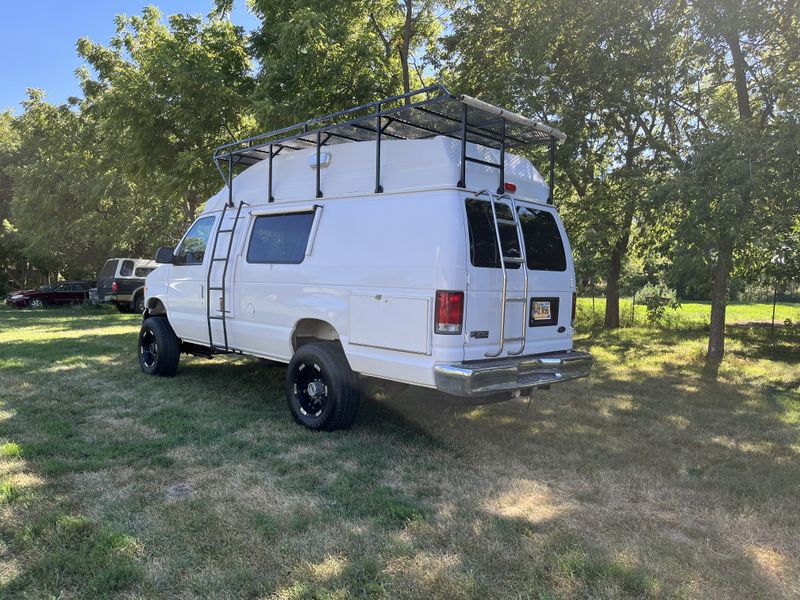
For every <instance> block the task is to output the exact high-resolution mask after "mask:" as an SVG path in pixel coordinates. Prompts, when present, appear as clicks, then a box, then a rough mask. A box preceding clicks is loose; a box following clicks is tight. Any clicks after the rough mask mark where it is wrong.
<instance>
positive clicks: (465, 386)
mask: <svg viewBox="0 0 800 600" xmlns="http://www.w3.org/2000/svg"><path fill="white" fill-rule="evenodd" d="M592 361H593V359H592V355H591V354H589V353H588V352H574V351H566V352H554V353H552V354H538V355H534V356H521V357H519V358H517V357H508V358H501V359H492V360H482V361H475V362H466V363H458V364H454V365H450V364H438V365H436V366H434V373H435V376H436V389H438V390H439V391H440V392H445V393H447V394H453V395H456V396H488V395H491V394H497V393H501V392H511V391H514V390H519V389H524V388H530V387H537V386H543V385H550V384H552V383H559V382H562V381H569V380H571V379H578V378H579V377H586V376H588V375H589V371H591V368H592Z"/></svg>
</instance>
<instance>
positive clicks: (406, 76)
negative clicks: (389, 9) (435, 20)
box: [400, 0, 414, 104]
mask: <svg viewBox="0 0 800 600" xmlns="http://www.w3.org/2000/svg"><path fill="white" fill-rule="evenodd" d="M413 23H414V2H413V0H406V1H405V15H404V22H403V39H402V42H401V45H400V66H401V67H402V69H403V93H404V94H407V93H408V92H410V91H411V69H410V68H409V65H408V61H409V55H410V54H411V35H412V33H413V28H412V25H413ZM405 103H406V104H411V98H406V100H405Z"/></svg>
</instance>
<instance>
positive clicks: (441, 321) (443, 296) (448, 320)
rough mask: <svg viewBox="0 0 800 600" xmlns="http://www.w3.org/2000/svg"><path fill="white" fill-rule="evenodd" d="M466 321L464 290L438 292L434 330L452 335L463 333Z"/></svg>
mask: <svg viewBox="0 0 800 600" xmlns="http://www.w3.org/2000/svg"><path fill="white" fill-rule="evenodd" d="M463 321H464V292H446V291H443V290H437V292H436V320H435V322H434V331H435V332H436V333H444V334H450V335H458V334H460V333H461V324H462V323H463Z"/></svg>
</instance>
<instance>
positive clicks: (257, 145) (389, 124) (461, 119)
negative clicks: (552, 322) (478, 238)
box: [214, 84, 566, 204]
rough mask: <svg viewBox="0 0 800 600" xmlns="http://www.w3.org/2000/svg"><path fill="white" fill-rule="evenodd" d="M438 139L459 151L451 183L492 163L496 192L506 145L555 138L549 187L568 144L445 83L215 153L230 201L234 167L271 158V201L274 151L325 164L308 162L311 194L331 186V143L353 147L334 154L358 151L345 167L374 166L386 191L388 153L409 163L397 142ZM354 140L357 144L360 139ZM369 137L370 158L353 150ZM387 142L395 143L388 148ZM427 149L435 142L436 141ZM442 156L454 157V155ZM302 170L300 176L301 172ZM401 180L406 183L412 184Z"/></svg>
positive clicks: (411, 144)
mask: <svg viewBox="0 0 800 600" xmlns="http://www.w3.org/2000/svg"><path fill="white" fill-rule="evenodd" d="M435 138H449V141H450V142H451V143H449V144H445V143H443V142H438V143H439V144H440V148H442V149H444V148H446V149H447V152H446V153H447V154H452V148H456V150H457V155H458V177H457V178H456V180H455V181H453V182H449V181H448V184H449V185H453V184H455V185H457V186H458V187H461V188H466V187H467V184H469V187H471V188H475V187H477V186H479V185H482V184H479V183H478V182H474V181H468V177H467V176H468V174H470V173H472V172H473V171H475V170H474V169H469V168H468V166H475V165H480V166H482V167H484V168H485V169H493V170H494V172H495V181H494V184H489V185H487V186H482V187H488V188H489V189H493V188H496V189H497V191H498V192H499V193H502V192H503V191H504V186H505V183H506V174H505V168H506V165H507V164H508V163H509V160H507V157H506V150H507V149H508V148H521V147H526V146H531V145H541V144H549V145H550V154H549V159H550V172H549V183H550V185H549V189H550V191H552V187H553V185H552V184H553V174H554V162H555V161H554V155H555V154H554V153H555V145H556V143H563V142H564V140H565V139H566V136H565V135H564V134H563V133H561V132H560V131H558V130H557V129H555V128H554V127H551V126H549V125H546V124H544V123H540V122H538V121H534V120H533V119H529V118H527V117H524V116H522V115H519V114H516V113H513V112H510V111H507V110H505V109H502V108H499V107H497V106H493V105H491V104H488V103H486V102H483V101H481V100H478V99H476V98H472V97H470V96H466V95H454V94H451V93H450V92H449V91H447V89H446V88H445V87H444V86H442V85H438V84H437V85H432V86H429V87H426V88H423V89H420V90H415V91H413V92H409V93H406V94H402V95H400V96H393V97H391V98H386V99H384V100H380V101H377V102H373V103H371V104H365V105H362V106H356V107H353V108H351V109H348V110H345V111H341V112H338V113H334V114H331V115H326V116H324V117H319V118H316V119H312V120H310V121H305V122H303V123H298V124H297V125H293V126H291V127H286V128H283V129H278V130H275V131H271V132H268V133H264V134H261V135H257V136H254V137H251V138H247V139H244V140H239V141H235V142H231V143H229V144H225V145H223V146H220V147H219V148H217V149H216V151H215V152H214V160H215V163H216V165H217V168H218V170H219V172H220V174H221V175H222V178H223V180H224V181H225V183H226V185H227V187H228V203H229V204H230V203H232V201H233V187H232V186H231V185H230V182H231V181H232V180H233V177H234V175H235V174H236V172H237V170H240V169H241V168H242V167H251V169H247V170H248V171H251V170H252V166H253V165H256V164H258V163H262V162H263V163H267V164H268V165H269V167H268V168H267V169H266V175H267V179H266V186H267V191H266V196H267V198H269V199H270V201H271V200H272V198H277V197H278V194H276V190H275V189H274V186H275V185H281V184H279V183H278V182H277V179H276V177H277V176H278V173H277V172H278V168H277V165H275V168H274V169H273V168H272V167H273V165H272V163H273V162H275V160H276V158H282V160H281V161H280V162H281V163H282V164H284V166H285V165H288V164H291V162H292V161H291V160H290V159H288V158H287V157H289V156H290V155H295V154H300V156H301V157H302V158H303V160H308V157H309V155H311V154H313V155H314V156H313V159H312V160H313V161H314V164H316V163H321V164H322V166H323V168H322V169H316V168H315V166H314V165H312V167H311V168H312V169H313V170H314V171H315V175H314V176H313V177H312V179H314V180H315V181H314V183H315V186H314V187H315V189H314V195H315V196H316V197H322V196H323V194H325V193H328V194H330V191H329V190H325V191H323V189H322V179H324V178H325V177H324V175H323V173H324V171H325V169H324V167H325V166H326V165H325V159H326V158H328V156H329V155H332V154H333V152H331V148H332V147H334V146H335V147H336V148H337V149H338V148H340V147H347V148H348V150H344V151H343V152H341V153H340V152H338V151H337V152H336V154H344V155H351V156H352V158H356V155H360V156H358V159H359V161H360V162H359V164H358V165H356V164H355V163H352V164H350V165H348V167H346V168H347V169H348V170H351V169H356V168H357V170H358V171H359V174H364V173H366V172H368V171H370V170H372V172H373V176H372V186H371V187H372V190H373V192H374V193H381V192H383V191H384V188H385V187H386V186H385V185H384V183H385V180H386V179H387V178H392V177H393V175H392V174H391V173H389V172H388V168H387V167H388V165H387V164H385V162H386V160H387V152H391V153H394V155H395V156H394V159H395V160H398V157H400V163H402V164H404V165H408V162H407V161H405V160H403V159H402V154H403V152H404V151H402V150H396V149H394V148H395V146H397V145H398V144H403V146H402V147H404V148H408V149H409V151H412V152H413V151H416V150H419V149H421V148H426V146H422V145H418V144H417V143H415V142H422V141H427V140H434V139H435ZM356 142H360V143H359V144H356ZM365 144H366V145H368V146H369V147H371V148H372V150H371V156H369V157H367V156H366V150H364V149H363V148H359V149H358V150H352V148H353V147H354V146H359V147H361V146H363V145H365ZM390 147H392V148H393V149H392V150H387V149H388V148H390ZM412 148H414V150H412ZM430 148H431V149H432V148H433V146H430ZM323 149H324V150H323ZM468 149H469V150H470V151H468ZM491 150H494V151H495V153H494V154H492V153H491ZM351 152H352V154H351ZM476 152H477V153H476ZM487 152H488V154H487ZM294 160H298V157H294ZM517 160H520V159H512V160H511V162H512V163H513V162H515V161H517ZM348 162H350V161H348ZM416 162H417V165H416V166H415V168H422V169H423V170H424V169H425V167H426V165H425V163H423V162H422V161H421V160H420V159H419V158H418V159H417V161H416ZM439 162H440V163H441V162H442V161H439ZM445 162H447V163H452V161H451V160H449V159H448V160H447V161H445ZM443 166H444V165H443ZM447 166H450V164H448V165H447ZM370 167H371V169H370ZM448 170H449V169H448ZM257 171H261V169H257ZM477 172H478V173H481V172H482V171H481V170H480V169H478V171H477ZM534 172H535V169H534ZM297 174H298V175H299V173H297ZM306 175H307V173H306ZM394 175H395V176H397V175H398V174H394ZM536 176H538V173H536ZM281 177H283V176H281ZM359 177H360V175H356V174H354V177H352V178H359ZM331 178H332V177H331ZM352 178H351V179H352ZM535 178H536V177H535V176H533V175H531V177H530V179H531V181H533V180H534V179H535ZM283 179H284V181H283V182H282V184H283V185H287V184H288V185H291V182H287V181H286V178H285V177H283ZM303 179H306V177H303ZM404 179H405V177H404ZM422 179H424V177H423V178H422ZM539 179H541V177H539ZM330 183H332V182H330V181H329V182H328V184H330ZM439 184H440V183H437V184H436V185H439ZM423 185H428V184H423ZM431 185H433V184H431ZM346 187H347V186H346ZM403 187H404V188H408V187H409V185H408V184H407V185H405V186H403ZM414 187H417V186H414ZM352 191H353V192H355V191H362V192H363V191H364V190H363V189H362V186H358V189H357V190H355V189H354V190H352ZM532 197H538V194H534V195H533V196H532ZM550 200H551V197H550V196H548V201H550Z"/></svg>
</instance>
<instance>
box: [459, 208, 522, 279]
mask: <svg viewBox="0 0 800 600" xmlns="http://www.w3.org/2000/svg"><path fill="white" fill-rule="evenodd" d="M466 204H467V225H468V228H469V254H470V261H471V262H472V265H473V266H475V267H489V268H495V269H499V268H500V256H499V254H498V252H497V235H496V234H495V231H494V224H493V222H492V206H491V205H490V204H489V202H487V201H486V200H476V199H474V198H470V199H468V200H467V203H466ZM495 210H496V211H497V218H498V219H509V220H510V219H511V208H510V207H509V206H508V205H507V204H501V203H497V204H495ZM500 241H501V242H502V243H503V255H504V256H511V257H519V239H518V238H517V232H516V227H515V226H514V225H505V224H502V223H501V224H500ZM506 268H507V269H519V264H517V263H508V262H507V263H506Z"/></svg>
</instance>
